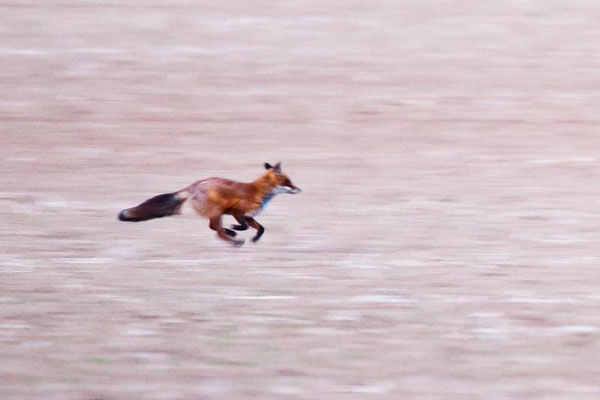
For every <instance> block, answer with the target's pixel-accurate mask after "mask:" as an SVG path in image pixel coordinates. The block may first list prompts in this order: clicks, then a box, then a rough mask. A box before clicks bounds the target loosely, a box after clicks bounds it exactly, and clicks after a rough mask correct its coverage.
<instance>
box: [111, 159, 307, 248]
mask: <svg viewBox="0 0 600 400" xmlns="http://www.w3.org/2000/svg"><path fill="white" fill-rule="evenodd" d="M265 169H266V170H267V172H265V173H264V174H263V175H262V176H261V177H259V178H258V179H257V180H255V181H254V182H251V183H243V182H235V181H231V180H229V179H223V178H208V179H203V180H200V181H197V182H195V183H193V184H191V185H190V186H188V187H186V188H185V189H181V190H180V191H178V192H175V193H166V194H161V195H158V196H155V197H152V198H151V199H148V200H146V201H145V202H143V203H142V204H140V205H138V206H136V207H133V208H127V209H125V210H123V211H121V212H120V213H119V219H120V220H121V221H131V222H138V221H146V220H149V219H153V218H161V217H168V216H170V215H175V214H180V213H181V207H182V206H183V203H184V202H186V201H189V202H190V204H191V206H192V208H193V209H194V210H195V211H196V213H198V214H199V215H201V216H203V217H206V218H208V219H209V220H210V224H209V227H210V229H212V230H214V231H217V235H218V236H219V237H220V238H221V239H223V240H225V241H227V242H229V243H231V244H233V245H235V246H241V245H242V244H244V241H243V240H238V239H234V237H235V235H236V232H235V231H244V230H246V229H248V226H251V227H252V228H254V229H256V235H255V236H254V237H253V238H252V241H253V242H256V241H258V239H260V237H261V236H262V235H263V233H264V232H265V228H263V226H262V225H261V224H259V223H258V222H256V220H255V219H254V217H255V216H257V215H258V214H260V212H261V211H262V210H263V209H264V208H265V206H266V205H267V204H268V203H269V201H270V200H271V199H272V198H273V196H275V195H276V194H279V193H292V194H295V193H299V192H300V189H299V188H298V187H296V186H294V185H293V184H292V181H290V178H288V177H287V175H285V174H283V173H282V172H281V163H280V162H279V163H277V164H275V166H272V165H271V164H269V163H265ZM224 214H229V215H232V216H233V217H234V218H235V219H236V220H237V222H238V223H239V225H232V226H231V229H227V228H224V227H223V221H222V217H223V215H224Z"/></svg>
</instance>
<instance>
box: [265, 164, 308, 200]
mask: <svg viewBox="0 0 600 400" xmlns="http://www.w3.org/2000/svg"><path fill="white" fill-rule="evenodd" d="M265 169H266V170H267V173H266V174H265V179H266V180H267V181H268V182H269V184H270V185H272V186H273V193H274V194H279V193H290V194H296V193H300V188H299V187H297V186H294V184H293V183H292V181H291V180H290V178H288V176H287V175H286V174H284V173H282V172H281V163H280V162H278V163H277V164H275V166H272V165H271V164H269V163H265Z"/></svg>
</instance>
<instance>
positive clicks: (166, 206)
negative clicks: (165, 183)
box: [119, 192, 187, 222]
mask: <svg viewBox="0 0 600 400" xmlns="http://www.w3.org/2000/svg"><path fill="white" fill-rule="evenodd" d="M186 200H187V197H186V196H183V195H180V194H179V193H177V192H176V193H165V194H159V195H158V196H154V197H152V198H150V199H148V200H146V201H145V202H143V203H142V204H140V205H138V206H136V207H132V208H126V209H125V210H123V211H121V212H120V213H119V220H121V221H130V222H139V221H147V220H149V219H153V218H162V217H168V216H170V215H175V214H179V213H181V206H182V205H183V203H184V202H185V201H186Z"/></svg>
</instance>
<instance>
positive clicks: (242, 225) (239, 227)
mask: <svg viewBox="0 0 600 400" xmlns="http://www.w3.org/2000/svg"><path fill="white" fill-rule="evenodd" d="M233 218H235V220H236V221H237V222H238V223H239V225H231V226H230V228H231V229H235V230H236V231H245V230H246V229H248V223H247V222H246V218H245V217H244V216H243V215H234V216H233Z"/></svg>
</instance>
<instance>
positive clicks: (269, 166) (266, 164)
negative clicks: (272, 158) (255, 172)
mask: <svg viewBox="0 0 600 400" xmlns="http://www.w3.org/2000/svg"><path fill="white" fill-rule="evenodd" d="M271 168H273V166H272V165H271V164H269V163H268V162H266V163H265V169H271Z"/></svg>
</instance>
